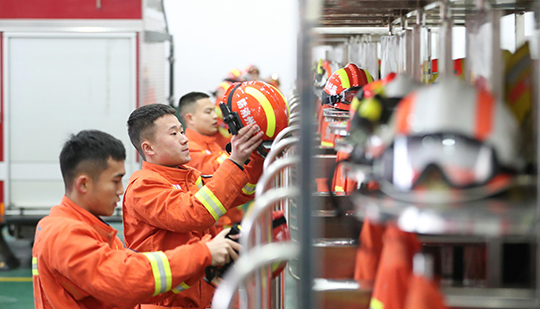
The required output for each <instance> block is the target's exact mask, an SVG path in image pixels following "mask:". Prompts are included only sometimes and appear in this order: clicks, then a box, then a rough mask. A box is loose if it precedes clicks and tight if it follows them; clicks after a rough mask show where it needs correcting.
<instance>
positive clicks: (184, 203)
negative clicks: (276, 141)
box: [123, 156, 262, 308]
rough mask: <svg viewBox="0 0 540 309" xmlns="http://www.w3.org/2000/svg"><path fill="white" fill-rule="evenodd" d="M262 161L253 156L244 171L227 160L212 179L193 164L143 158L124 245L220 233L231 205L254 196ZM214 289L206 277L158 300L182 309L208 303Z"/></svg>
mask: <svg viewBox="0 0 540 309" xmlns="http://www.w3.org/2000/svg"><path fill="white" fill-rule="evenodd" d="M261 165H262V160H261V159H256V158H254V156H252V160H251V162H250V164H248V165H246V166H244V171H242V170H241V169H240V168H239V167H238V166H237V165H236V164H235V163H234V162H232V161H231V160H225V162H223V163H222V164H221V166H220V167H219V168H218V170H217V171H216V172H215V173H214V175H213V176H212V177H211V178H202V177H201V173H200V172H199V171H197V170H195V169H193V168H190V167H186V166H180V167H179V168H172V167H166V166H161V165H156V164H152V163H148V162H146V161H145V162H143V167H142V170H139V171H136V172H135V173H133V174H132V175H131V178H130V179H129V184H128V187H127V189H126V192H125V194H124V201H123V217H124V218H123V219H124V238H125V242H126V246H127V247H129V248H132V249H135V250H138V251H152V250H167V249H169V248H175V247H177V246H179V245H182V244H186V243H189V242H190V241H193V240H194V239H195V240H198V239H200V238H202V237H204V236H205V235H212V236H214V235H215V234H216V229H215V223H216V221H217V220H218V219H219V218H220V217H221V216H222V215H223V214H225V213H226V212H227V210H228V209H230V208H232V207H235V206H237V205H240V204H243V203H246V202H248V201H249V200H251V199H252V198H253V193H252V191H251V190H252V188H253V189H254V186H252V185H250V184H251V183H256V182H257V180H258V179H259V176H260V173H261V172H262V168H261ZM213 294H214V288H213V287H211V286H210V285H209V284H208V283H206V282H204V280H198V281H197V282H196V283H195V284H192V285H190V288H189V289H187V290H185V291H183V292H182V293H179V294H176V295H172V296H170V297H168V298H167V299H163V300H161V301H159V302H156V303H155V304H156V305H160V306H166V307H179V308H206V307H209V306H210V302H211V299H212V296H213Z"/></svg>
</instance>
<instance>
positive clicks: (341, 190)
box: [334, 186, 345, 192]
mask: <svg viewBox="0 0 540 309" xmlns="http://www.w3.org/2000/svg"><path fill="white" fill-rule="evenodd" d="M334 191H336V192H345V190H343V187H342V186H336V187H335V188H334Z"/></svg>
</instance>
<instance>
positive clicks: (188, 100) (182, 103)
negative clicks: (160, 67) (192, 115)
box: [178, 91, 210, 121]
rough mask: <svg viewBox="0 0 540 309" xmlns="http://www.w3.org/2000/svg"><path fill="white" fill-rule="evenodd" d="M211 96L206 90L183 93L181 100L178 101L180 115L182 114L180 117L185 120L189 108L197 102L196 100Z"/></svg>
mask: <svg viewBox="0 0 540 309" xmlns="http://www.w3.org/2000/svg"><path fill="white" fill-rule="evenodd" d="M208 98H210V96H209V95H207V94H206V93H204V92H195V91H194V92H190V93H188V94H185V95H183V96H182V97H181V98H180V100H179V101H178V115H179V116H180V119H181V120H182V121H184V117H185V116H186V114H187V110H188V109H189V108H190V107H191V106H193V104H195V102H197V101H199V100H200V99H208Z"/></svg>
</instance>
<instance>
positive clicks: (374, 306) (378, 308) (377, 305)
mask: <svg viewBox="0 0 540 309" xmlns="http://www.w3.org/2000/svg"><path fill="white" fill-rule="evenodd" d="M369 309H384V304H383V303H382V302H381V301H380V300H378V299H376V298H372V299H371V303H369Z"/></svg>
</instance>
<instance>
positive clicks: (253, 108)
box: [220, 81, 289, 156]
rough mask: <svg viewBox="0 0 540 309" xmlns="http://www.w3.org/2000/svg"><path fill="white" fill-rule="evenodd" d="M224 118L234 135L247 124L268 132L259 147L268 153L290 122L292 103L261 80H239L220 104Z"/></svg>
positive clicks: (262, 151)
mask: <svg viewBox="0 0 540 309" xmlns="http://www.w3.org/2000/svg"><path fill="white" fill-rule="evenodd" d="M220 108H221V110H222V112H223V120H224V121H225V122H226V123H227V125H228V126H229V131H231V133H232V134H233V135H234V134H235V133H236V132H237V131H238V130H239V129H241V128H242V127H243V126H245V125H247V124H252V123H253V124H257V125H258V126H259V128H260V129H261V130H262V131H263V132H264V133H265V134H264V136H263V138H262V139H263V143H262V144H261V146H262V147H261V146H259V148H257V150H258V151H259V153H260V154H261V155H262V156H265V155H266V154H267V153H268V151H267V149H268V148H269V146H271V144H272V141H273V139H274V137H276V135H277V134H278V133H279V132H281V130H283V129H284V128H286V127H287V126H288V125H289V106H288V104H287V102H286V100H285V97H283V95H282V94H281V92H279V90H277V89H276V88H275V87H273V86H271V85H269V84H267V83H265V82H261V81H249V82H243V83H236V84H234V85H233V86H232V87H229V89H228V90H227V92H225V95H224V96H223V102H222V103H221V104H220Z"/></svg>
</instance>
